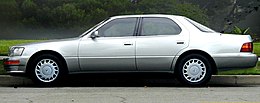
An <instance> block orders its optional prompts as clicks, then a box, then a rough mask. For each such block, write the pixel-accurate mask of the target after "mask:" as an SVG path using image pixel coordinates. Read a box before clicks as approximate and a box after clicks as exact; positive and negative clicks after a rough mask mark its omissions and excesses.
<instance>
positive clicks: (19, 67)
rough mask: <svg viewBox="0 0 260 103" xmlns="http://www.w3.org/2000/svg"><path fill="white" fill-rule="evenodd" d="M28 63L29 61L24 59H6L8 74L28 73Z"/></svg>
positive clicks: (4, 60)
mask: <svg viewBox="0 0 260 103" xmlns="http://www.w3.org/2000/svg"><path fill="white" fill-rule="evenodd" d="M14 61H15V62H14ZM26 61H27V59H26V58H22V57H8V58H4V59H3V63H4V69H5V70H6V72H7V73H8V74H24V73H25V71H26V65H25V64H26Z"/></svg>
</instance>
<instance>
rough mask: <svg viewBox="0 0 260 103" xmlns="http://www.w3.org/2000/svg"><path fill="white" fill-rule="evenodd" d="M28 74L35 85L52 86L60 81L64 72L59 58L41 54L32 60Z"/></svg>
mask: <svg viewBox="0 0 260 103" xmlns="http://www.w3.org/2000/svg"><path fill="white" fill-rule="evenodd" d="M29 74H30V78H31V79H32V80H33V81H34V82H35V83H36V84H38V85H40V86H52V85H56V84H58V82H60V81H61V79H62V77H64V75H65V70H64V67H63V65H62V62H61V60H60V59H59V58H57V57H56V56H54V55H51V54H43V55H40V56H38V57H36V58H35V59H34V60H33V62H32V65H31V66H30V71H29Z"/></svg>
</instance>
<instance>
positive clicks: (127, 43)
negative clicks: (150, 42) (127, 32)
mask: <svg viewBox="0 0 260 103" xmlns="http://www.w3.org/2000/svg"><path fill="white" fill-rule="evenodd" d="M124 45H126V46H127V45H133V44H131V43H125V44H124Z"/></svg>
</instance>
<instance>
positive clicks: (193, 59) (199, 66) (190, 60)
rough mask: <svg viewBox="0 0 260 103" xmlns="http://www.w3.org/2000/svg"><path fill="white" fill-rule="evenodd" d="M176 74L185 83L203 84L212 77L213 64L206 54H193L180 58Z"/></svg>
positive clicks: (189, 84) (191, 84)
mask: <svg viewBox="0 0 260 103" xmlns="http://www.w3.org/2000/svg"><path fill="white" fill-rule="evenodd" d="M176 74H177V78H178V80H179V81H180V82H181V83H183V84H184V85H188V86H202V85H205V84H206V83H207V82H208V81H209V80H210V78H211V75H212V70H211V64H210V62H209V61H208V59H207V58H205V57H204V56H202V55H199V54H191V55H188V56H185V57H184V58H182V59H181V60H180V62H179V64H177V68H176Z"/></svg>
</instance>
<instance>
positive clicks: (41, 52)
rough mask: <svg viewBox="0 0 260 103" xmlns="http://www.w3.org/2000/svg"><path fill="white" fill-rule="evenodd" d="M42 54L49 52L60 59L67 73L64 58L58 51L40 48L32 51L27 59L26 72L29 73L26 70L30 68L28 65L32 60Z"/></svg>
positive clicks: (30, 64)
mask: <svg viewBox="0 0 260 103" xmlns="http://www.w3.org/2000/svg"><path fill="white" fill-rule="evenodd" d="M43 54H51V55H53V56H56V57H57V58H59V59H60V60H61V63H62V65H63V67H64V70H65V73H68V66H67V62H66V60H65V58H64V57H63V56H62V55H61V54H60V53H58V52H56V51H53V50H42V51H38V52H36V53H34V54H33V55H32V56H31V57H30V58H29V60H28V62H27V65H26V73H29V71H28V70H30V67H31V66H32V61H33V60H34V59H36V58H37V57H38V56H40V55H43Z"/></svg>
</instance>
